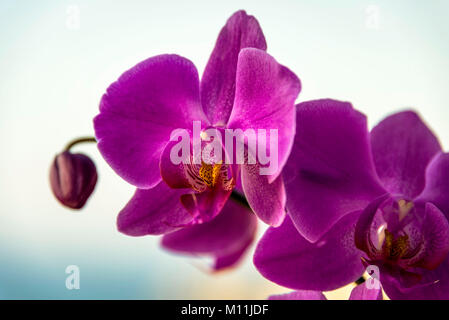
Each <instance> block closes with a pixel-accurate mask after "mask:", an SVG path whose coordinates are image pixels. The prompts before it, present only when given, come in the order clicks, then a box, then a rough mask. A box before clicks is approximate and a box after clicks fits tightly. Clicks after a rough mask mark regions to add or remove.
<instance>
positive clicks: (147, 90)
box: [94, 55, 207, 188]
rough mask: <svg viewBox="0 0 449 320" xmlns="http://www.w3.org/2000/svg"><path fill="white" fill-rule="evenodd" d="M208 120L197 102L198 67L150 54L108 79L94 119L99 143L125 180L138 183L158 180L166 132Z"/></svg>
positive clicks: (147, 185) (147, 184) (146, 184)
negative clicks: (113, 79)
mask: <svg viewBox="0 0 449 320" xmlns="http://www.w3.org/2000/svg"><path fill="white" fill-rule="evenodd" d="M194 120H200V121H204V122H205V123H207V119H206V117H205V115H204V112H203V110H202V108H201V104H200V96H199V80H198V72H197V70H196V68H195V66H194V65H193V64H192V62H190V61H189V60H187V59H185V58H182V57H180V56H177V55H160V56H156V57H152V58H149V59H147V60H145V61H142V62H141V63H139V64H137V65H136V66H134V67H133V68H131V69H130V70H128V71H126V72H125V73H124V74H122V75H121V76H120V78H119V79H118V80H117V81H116V82H114V83H113V84H111V86H110V87H109V88H108V90H107V92H106V93H105V94H104V95H103V97H102V99H101V103H100V114H99V115H98V116H97V117H96V118H95V119H94V128H95V136H96V138H97V140H98V148H99V150H100V152H101V154H102V155H103V157H104V158H105V160H106V162H108V164H109V165H110V166H111V167H112V168H113V169H114V171H115V172H116V173H117V174H118V175H120V176H121V177H122V178H123V179H125V180H126V181H128V182H129V183H131V184H133V185H135V186H136V187H139V188H151V187H153V186H155V185H157V184H158V183H159V182H160V181H161V177H160V174H159V158H160V154H161V152H162V150H163V149H164V147H165V145H166V143H167V142H168V140H169V139H170V134H171V132H172V131H173V130H174V129H177V128H191V127H192V122H193V121H194Z"/></svg>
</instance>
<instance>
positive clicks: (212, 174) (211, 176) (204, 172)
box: [199, 162, 223, 188]
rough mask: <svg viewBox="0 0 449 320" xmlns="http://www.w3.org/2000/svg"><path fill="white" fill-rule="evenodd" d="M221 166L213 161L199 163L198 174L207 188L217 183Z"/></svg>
mask: <svg viewBox="0 0 449 320" xmlns="http://www.w3.org/2000/svg"><path fill="white" fill-rule="evenodd" d="M222 167H223V166H222V164H221V163H215V164H213V165H212V164H207V163H205V162H203V163H202V164H201V167H200V170H199V175H200V178H201V179H202V180H203V182H204V183H205V184H206V185H207V186H208V187H209V188H213V187H214V186H215V185H216V184H217V181H218V178H219V177H220V173H221V170H222V169H221V168H222Z"/></svg>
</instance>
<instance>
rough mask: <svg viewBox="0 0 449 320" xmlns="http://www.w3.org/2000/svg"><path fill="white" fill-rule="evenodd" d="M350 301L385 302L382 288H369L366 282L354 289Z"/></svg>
mask: <svg viewBox="0 0 449 320" xmlns="http://www.w3.org/2000/svg"><path fill="white" fill-rule="evenodd" d="M349 300H383V296H382V287H381V286H379V288H369V287H368V286H367V283H366V282H364V283H362V284H359V285H358V286H356V287H355V288H354V289H352V291H351V295H350V296H349Z"/></svg>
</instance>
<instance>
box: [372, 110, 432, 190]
mask: <svg viewBox="0 0 449 320" xmlns="http://www.w3.org/2000/svg"><path fill="white" fill-rule="evenodd" d="M371 147H372V152H373V157H374V163H375V166H376V171H377V174H378V175H379V177H380V179H381V180H382V183H383V186H384V187H385V188H386V189H387V190H388V191H389V192H390V193H392V194H401V195H404V196H407V197H409V198H414V197H416V196H417V195H418V194H419V193H420V192H421V191H422V190H423V189H424V183H425V177H424V176H425V170H426V167H427V165H428V164H429V162H430V160H431V159H432V158H433V156H435V155H436V154H437V153H438V152H439V151H441V147H440V144H439V142H438V140H437V138H436V137H435V136H434V134H433V133H432V132H431V131H430V130H429V128H427V126H426V125H425V124H424V123H423V122H422V120H421V119H420V118H419V116H418V115H417V114H416V113H414V112H412V111H405V112H400V113H396V114H394V115H392V116H389V117H387V118H386V119H384V120H383V121H381V122H380V123H379V124H378V125H377V126H375V127H374V128H373V130H372V131H371Z"/></svg>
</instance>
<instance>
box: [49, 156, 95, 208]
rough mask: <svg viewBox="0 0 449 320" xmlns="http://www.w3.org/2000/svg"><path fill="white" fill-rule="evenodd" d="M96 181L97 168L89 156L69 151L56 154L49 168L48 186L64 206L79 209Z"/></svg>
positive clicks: (92, 189)
mask: <svg viewBox="0 0 449 320" xmlns="http://www.w3.org/2000/svg"><path fill="white" fill-rule="evenodd" d="M96 183H97V170H96V167H95V164H94V162H93V161H92V160H91V159H90V158H89V157H87V156H86V155H84V154H80V153H71V152H69V151H64V152H62V153H60V154H58V155H56V157H55V159H54V161H53V164H52V166H51V168H50V186H51V189H52V191H53V194H54V195H55V197H56V199H58V200H59V202H61V203H62V204H63V205H64V206H66V207H69V208H72V209H81V208H82V207H83V206H84V205H85V203H86V201H87V199H89V196H90V195H91V194H92V192H93V191H94V188H95V184H96Z"/></svg>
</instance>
